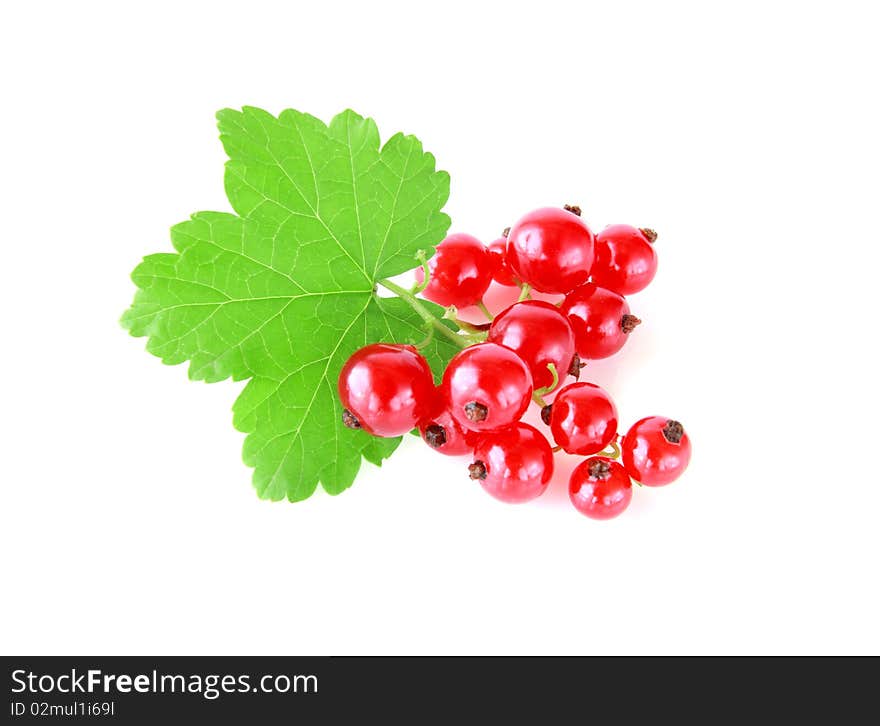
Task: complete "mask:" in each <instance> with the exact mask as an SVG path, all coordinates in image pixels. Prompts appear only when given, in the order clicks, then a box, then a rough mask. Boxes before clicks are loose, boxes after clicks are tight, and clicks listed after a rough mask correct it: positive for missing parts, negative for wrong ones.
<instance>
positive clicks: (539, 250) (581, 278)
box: [507, 207, 594, 293]
mask: <svg viewBox="0 0 880 726" xmlns="http://www.w3.org/2000/svg"><path fill="white" fill-rule="evenodd" d="M593 245H594V240H593V233H592V232H591V231H590V228H589V227H587V225H586V224H584V221H583V220H582V219H581V218H580V217H579V216H578V215H577V214H575V213H574V212H569V211H566V210H565V209H557V208H556V207H544V208H542V209H536V210H535V211H533V212H529V213H528V214H527V215H525V216H524V217H522V218H521V219H520V220H519V221H518V222H517V223H516V224H515V225H514V226H513V227H512V228H511V230H510V235H509V236H508V237H507V263H508V264H509V265H510V268H511V269H512V270H513V272H514V273H515V274H516V276H517V277H519V279H520V280H522V281H523V282H526V283H528V284H529V285H531V286H532V287H533V288H535V290H538V291H540V292H549V293H566V292H569V291H571V290H573V289H574V288H576V287H577V286H578V285H581V284H583V283H584V282H586V281H587V278H588V277H589V276H590V267H591V266H592V264H593Z"/></svg>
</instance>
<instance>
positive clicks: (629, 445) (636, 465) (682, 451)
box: [620, 416, 691, 487]
mask: <svg viewBox="0 0 880 726" xmlns="http://www.w3.org/2000/svg"><path fill="white" fill-rule="evenodd" d="M620 450H621V454H622V458H623V465H624V467H626V471H627V472H628V473H629V475H630V476H631V477H632V478H633V479H635V480H636V481H638V482H641V483H642V484H644V485H645V486H649V487H659V486H663V485H664V484H669V483H670V482H672V481H675V480H676V479H677V478H678V477H679V476H681V473H682V472H683V471H684V470H685V469H686V468H687V465H688V462H689V461H690V460H691V440H690V439H689V438H688V435H687V434H686V433H685V430H684V427H683V426H682V425H681V424H680V423H679V422H678V421H675V420H674V419H670V418H666V417H665V416H649V417H648V418H643V419H641V420H640V421H636V423H634V424H633V425H632V427H631V428H630V430H629V431H627V432H626V436H624V437H623V442H622V443H621V445H620Z"/></svg>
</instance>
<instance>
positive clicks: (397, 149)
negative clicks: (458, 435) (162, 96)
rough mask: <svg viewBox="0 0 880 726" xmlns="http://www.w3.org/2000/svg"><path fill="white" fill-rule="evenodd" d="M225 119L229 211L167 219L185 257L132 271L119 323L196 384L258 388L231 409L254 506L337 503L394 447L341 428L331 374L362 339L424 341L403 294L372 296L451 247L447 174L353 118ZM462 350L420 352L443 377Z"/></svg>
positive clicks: (252, 115)
mask: <svg viewBox="0 0 880 726" xmlns="http://www.w3.org/2000/svg"><path fill="white" fill-rule="evenodd" d="M217 118H218V120H219V127H220V138H221V141H222V142H223V146H224V148H225V149H226V152H227V154H228V155H229V161H228V162H227V163H226V174H225V187H226V193H227V196H228V198H229V201H230V203H231V205H232V208H233V210H234V211H235V212H236V214H228V213H224V212H199V213H197V214H194V215H193V216H192V218H191V219H189V220H188V221H186V222H182V223H181V224H178V225H176V226H174V227H173V228H172V230H171V242H172V244H173V246H174V249H175V250H176V252H175V253H160V254H154V255H150V256H148V257H146V258H144V260H143V262H142V263H141V264H140V265H138V267H137V268H136V269H135V270H134V272H133V274H132V279H133V280H134V282H135V284H136V285H137V287H138V290H137V292H136V294H135V299H134V303H133V304H132V306H131V307H130V308H129V309H128V310H127V311H126V313H125V314H124V315H123V317H122V324H123V326H125V327H126V328H127V329H128V330H129V331H130V333H131V334H132V335H135V336H146V337H147V338H148V341H147V350H148V351H149V352H151V353H153V354H154V355H156V356H158V357H160V358H161V359H162V361H163V362H165V363H167V364H178V363H183V362H185V361H189V376H190V378H192V379H194V380H203V381H207V382H215V381H221V380H224V379H227V378H232V379H234V380H243V379H250V381H249V382H248V384H247V386H245V388H244V390H243V391H242V393H241V395H240V396H239V398H238V400H237V401H236V402H235V405H234V406H233V415H234V424H235V426H236V427H237V428H238V429H239V430H241V431H243V432H245V433H247V434H248V435H247V437H246V439H245V444H244V460H245V463H247V464H248V465H249V466H252V467H254V485H255V487H256V489H257V492H258V493H259V495H260V496H261V497H264V498H267V499H273V500H278V499H283V498H287V499H289V500H290V501H297V500H301V499H305V498H306V497H308V496H310V495H311V494H312V493H313V492H314V491H315V488H316V486H317V484H318V482H320V483H321V484H322V485H323V487H324V489H325V490H327V491H328V492H329V493H331V494H338V493H339V492H341V491H343V490H345V489H346V488H348V487H349V486H350V485H351V483H352V481H353V480H354V478H355V476H356V474H357V472H358V469H359V468H360V464H361V458H362V457H363V458H365V459H367V460H368V461H370V462H372V463H374V464H381V462H382V460H383V459H385V458H387V457H388V456H390V455H391V454H392V453H393V452H394V450H395V448H396V447H397V446H398V444H399V443H400V438H395V439H376V438H373V437H370V436H368V435H366V434H364V433H363V432H359V431H350V430H348V429H346V428H345V427H344V426H343V425H342V422H341V407H340V405H339V402H338V399H337V395H336V378H337V376H338V374H339V370H340V368H341V367H342V365H343V363H344V362H345V360H346V359H347V358H348V356H349V355H351V353H353V352H354V351H355V350H356V349H357V348H359V347H361V346H363V345H366V344H368V343H371V342H377V341H394V342H415V341H419V340H422V339H423V338H424V337H425V328H424V322H423V321H422V319H421V318H420V317H419V316H418V315H417V314H416V313H415V312H414V311H413V310H412V309H411V308H410V307H409V306H408V305H407V304H406V303H405V302H404V301H403V300H401V299H399V298H380V297H378V296H377V295H376V294H375V288H376V283H377V282H378V281H379V280H381V279H383V278H386V277H390V276H393V275H397V274H399V273H401V272H404V271H406V270H409V269H412V268H413V267H415V266H416V262H415V255H416V252H417V251H419V250H426V251H427V252H428V253H429V254H430V250H431V248H432V247H433V246H434V245H436V244H437V243H438V242H439V241H440V240H442V239H443V236H444V235H445V233H446V231H447V229H448V228H449V218H448V217H447V216H446V215H445V214H443V213H442V212H441V209H442V207H443V205H444V204H445V202H446V199H447V197H448V196H449V176H448V175H447V174H446V173H445V172H442V171H436V170H435V163H434V157H433V156H432V155H431V154H429V153H426V152H425V151H424V150H423V149H422V145H421V143H420V142H419V140H418V139H416V138H415V137H414V136H404V135H402V134H396V135H395V136H392V137H391V138H390V139H389V140H388V141H387V142H386V143H385V145H384V146H381V147H380V143H379V132H378V129H377V128H376V125H375V123H374V122H373V121H372V120H371V119H365V118H362V117H361V116H358V115H357V114H356V113H354V112H353V111H345V112H344V113H341V114H339V115H338V116H336V117H335V118H334V119H333V120H332V121H331V122H330V124H329V126H328V125H325V124H324V123H323V122H321V121H320V120H319V119H316V118H314V117H312V116H309V115H307V114H303V113H300V112H298V111H292V110H287V111H284V112H282V113H281V114H280V115H279V116H278V117H277V118H276V117H274V116H272V115H271V114H269V113H267V112H265V111H262V110H260V109H257V108H249V107H246V108H244V109H243V110H242V111H233V110H229V109H227V110H224V111H221V112H220V113H219V114H217ZM423 305H424V306H425V307H426V308H427V309H429V310H431V312H432V313H434V314H436V315H437V316H438V317H441V314H442V311H441V310H440V309H439V308H437V306H433V305H431V304H430V303H423ZM456 350H457V349H456V348H455V346H454V344H453V343H451V342H449V341H448V340H446V339H445V338H444V337H443V336H435V337H434V338H433V339H432V340H431V342H430V343H429V345H428V346H427V347H426V348H425V350H424V351H423V352H424V354H425V356H426V357H427V358H428V361H429V363H431V366H432V368H433V369H434V370H435V371H438V370H442V368H443V366H444V365H445V363H446V361H448V360H449V358H450V357H451V356H452V355H453V354H454V353H455V351H456Z"/></svg>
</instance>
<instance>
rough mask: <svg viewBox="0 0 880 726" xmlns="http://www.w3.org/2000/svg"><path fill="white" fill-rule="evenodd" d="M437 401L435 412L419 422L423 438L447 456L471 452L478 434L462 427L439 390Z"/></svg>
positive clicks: (435, 449)
mask: <svg viewBox="0 0 880 726" xmlns="http://www.w3.org/2000/svg"><path fill="white" fill-rule="evenodd" d="M435 401H436V402H435V408H434V413H433V414H432V415H431V416H429V417H428V418H426V419H424V420H422V421H420V422H419V433H421V435H422V439H423V440H424V441H425V443H426V444H427V445H428V446H430V447H431V448H432V449H434V451H439V452H440V453H441V454H446V455H447V456H459V455H461V454H470V453H471V452H472V451H473V450H474V441H475V438H476V436H477V434H475V433H473V432H472V431H468V430H467V429H464V428H462V427H461V425H460V424H459V423H458V421H456V420H455V419H454V418H452V415H451V414H450V413H449V410H448V408H447V404H446V399H445V398H444V397H443V395H442V394H441V393H440V392H439V391H438V394H437V397H436V399H435Z"/></svg>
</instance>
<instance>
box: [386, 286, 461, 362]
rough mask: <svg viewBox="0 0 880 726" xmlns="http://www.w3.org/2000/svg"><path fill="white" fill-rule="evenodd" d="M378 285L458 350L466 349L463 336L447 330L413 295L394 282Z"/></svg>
mask: <svg viewBox="0 0 880 726" xmlns="http://www.w3.org/2000/svg"><path fill="white" fill-rule="evenodd" d="M378 284H379V285H381V286H382V287H384V288H385V289H386V290H388V291H390V292H393V293H394V294H395V295H397V297H399V298H400V299H401V300H403V301H404V302H405V303H406V304H407V305H409V306H410V307H411V308H412V309H413V310H414V311H415V312H416V314H417V315H418V316H419V317H420V318H421V319H422V320H424V321H425V322H426V323H427V324H428V325H431V326H433V327H434V329H435V330H437V331H438V332H439V333H441V334H442V335H445V336H446V337H447V338H448V339H449V340H451V341H452V342H453V343H455V344H456V345H457V346H458V347H459V348H467V347H468V345H469V343H468V341H467V340H465V339H464V337H463V336H461V335H457V334H456V333H453V332H452V331H451V330H450V329H449V328H447V327H446V326H445V325H444V324H443V323H441V322H440V319H439V318H437V317H435V316H434V315H432V314H431V313H430V311H428V309H427V308H425V306H424V305H422V303H421V302H419V300H418V299H417V298H416V296H415V295H413V294H412V293H411V292H410V291H409V290H407V289H406V288H404V287H401V286H400V285H398V284H397V283H396V282H391V280H387V279H386V280H379V282H378Z"/></svg>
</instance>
